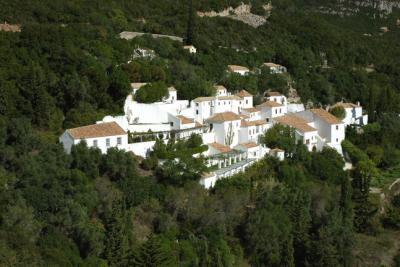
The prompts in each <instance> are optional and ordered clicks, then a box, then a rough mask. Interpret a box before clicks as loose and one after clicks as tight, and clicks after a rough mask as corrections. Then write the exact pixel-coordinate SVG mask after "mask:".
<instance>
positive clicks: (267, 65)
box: [263, 62, 282, 68]
mask: <svg viewBox="0 0 400 267" xmlns="http://www.w3.org/2000/svg"><path fill="white" fill-rule="evenodd" d="M263 66H266V67H269V68H273V67H275V68H276V67H282V65H279V64H276V63H272V62H266V63H264V64H263Z"/></svg>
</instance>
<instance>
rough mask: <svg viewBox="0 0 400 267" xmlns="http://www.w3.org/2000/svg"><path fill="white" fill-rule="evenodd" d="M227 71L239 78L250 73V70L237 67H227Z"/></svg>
mask: <svg viewBox="0 0 400 267" xmlns="http://www.w3.org/2000/svg"><path fill="white" fill-rule="evenodd" d="M228 71H229V72H231V73H236V74H239V75H241V76H246V75H248V74H249V73H250V70H249V69H248V68H247V67H244V66H239V65H228Z"/></svg>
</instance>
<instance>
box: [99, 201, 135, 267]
mask: <svg viewBox="0 0 400 267" xmlns="http://www.w3.org/2000/svg"><path fill="white" fill-rule="evenodd" d="M127 227H128V226H127V222H126V210H125V205H124V203H123V202H122V201H118V202H115V203H113V210H112V212H111V214H110V215H109V216H108V218H107V222H106V229H107V232H106V241H105V250H104V257H105V258H106V259H107V261H108V263H109V265H110V266H126V264H127V260H128V252H129V240H128V235H127V231H128V229H127ZM130 227H132V225H130Z"/></svg>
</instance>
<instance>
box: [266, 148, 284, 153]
mask: <svg viewBox="0 0 400 267" xmlns="http://www.w3.org/2000/svg"><path fill="white" fill-rule="evenodd" d="M269 152H285V150H283V149H280V148H273V149H271V150H270V151H269Z"/></svg>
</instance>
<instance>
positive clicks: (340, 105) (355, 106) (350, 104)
mask: <svg viewBox="0 0 400 267" xmlns="http://www.w3.org/2000/svg"><path fill="white" fill-rule="evenodd" d="M335 107H342V108H359V107H361V106H359V105H356V104H354V103H346V102H338V103H336V104H335V105H333V106H332V108H335Z"/></svg>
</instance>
